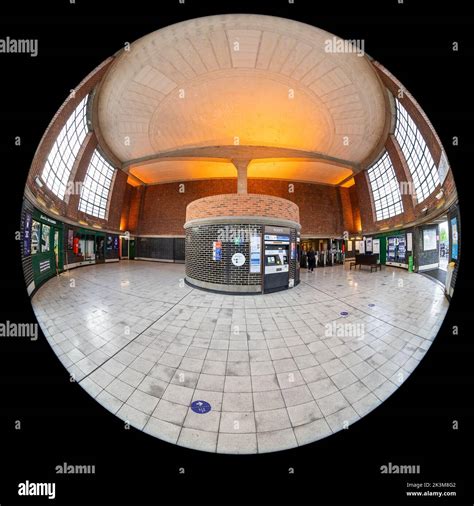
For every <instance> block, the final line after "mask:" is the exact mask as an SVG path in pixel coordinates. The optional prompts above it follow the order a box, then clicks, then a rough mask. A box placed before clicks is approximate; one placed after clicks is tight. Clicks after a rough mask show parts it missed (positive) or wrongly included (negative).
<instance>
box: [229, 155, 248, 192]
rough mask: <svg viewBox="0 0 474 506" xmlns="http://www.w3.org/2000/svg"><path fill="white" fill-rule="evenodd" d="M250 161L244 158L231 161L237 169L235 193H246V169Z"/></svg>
mask: <svg viewBox="0 0 474 506" xmlns="http://www.w3.org/2000/svg"><path fill="white" fill-rule="evenodd" d="M250 161H251V160H250V159H246V158H238V159H233V160H232V163H233V164H234V165H235V168H236V169H237V193H247V167H248V165H249V163H250Z"/></svg>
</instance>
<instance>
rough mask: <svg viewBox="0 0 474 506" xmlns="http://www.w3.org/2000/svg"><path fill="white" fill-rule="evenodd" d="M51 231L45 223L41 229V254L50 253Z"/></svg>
mask: <svg viewBox="0 0 474 506" xmlns="http://www.w3.org/2000/svg"><path fill="white" fill-rule="evenodd" d="M50 231H51V227H50V226H49V225H45V224H44V223H43V227H42V228H41V253H46V252H47V251H49V233H50Z"/></svg>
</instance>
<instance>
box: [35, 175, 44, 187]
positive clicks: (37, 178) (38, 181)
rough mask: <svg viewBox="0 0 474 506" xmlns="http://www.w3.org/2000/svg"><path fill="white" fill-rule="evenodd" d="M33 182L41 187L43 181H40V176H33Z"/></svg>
mask: <svg viewBox="0 0 474 506" xmlns="http://www.w3.org/2000/svg"><path fill="white" fill-rule="evenodd" d="M35 183H36V184H37V185H38V186H39V187H40V188H43V186H44V185H43V181H41V178H40V177H39V176H36V177H35Z"/></svg>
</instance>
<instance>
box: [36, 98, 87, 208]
mask: <svg viewBox="0 0 474 506" xmlns="http://www.w3.org/2000/svg"><path fill="white" fill-rule="evenodd" d="M86 106H87V96H86V97H84V98H83V99H82V100H81V102H80V103H79V105H78V106H77V107H76V109H75V110H74V112H73V113H72V114H71V116H69V118H68V120H67V122H66V124H65V125H64V127H63V128H62V129H61V131H60V132H59V135H58V137H57V139H56V140H55V141H54V144H53V147H52V148H51V151H50V153H49V155H48V159H47V160H46V163H45V164H44V167H43V172H42V173H41V179H42V180H43V181H44V182H45V184H46V186H47V187H48V188H49V189H50V190H51V191H52V192H53V193H54V194H55V195H56V196H57V197H58V198H60V199H61V200H63V199H64V195H65V194H66V187H67V183H68V181H69V176H70V175H71V170H72V167H73V165H74V162H75V160H76V157H77V153H78V152H79V149H80V147H81V145H82V143H83V142H84V139H85V137H86V135H87V122H86Z"/></svg>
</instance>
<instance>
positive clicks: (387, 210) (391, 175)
mask: <svg viewBox="0 0 474 506" xmlns="http://www.w3.org/2000/svg"><path fill="white" fill-rule="evenodd" d="M367 175H368V176H369V181H370V186H371V188H372V195H373V197H374V204H375V215H376V221H380V220H385V219H387V218H391V217H392V216H396V215H397V214H400V213H403V204H402V197H401V194H400V186H399V184H398V180H397V176H396V175H395V171H394V169H393V165H392V161H391V160H390V156H389V155H388V153H387V152H386V151H385V153H384V154H383V156H382V157H381V158H379V159H378V160H377V161H376V162H375V163H374V164H373V165H372V167H370V168H369V169H368V170H367Z"/></svg>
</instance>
